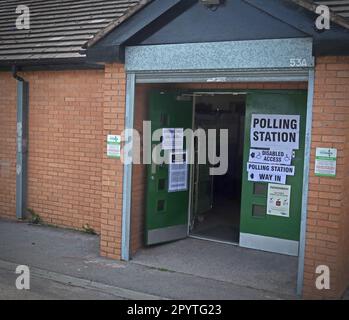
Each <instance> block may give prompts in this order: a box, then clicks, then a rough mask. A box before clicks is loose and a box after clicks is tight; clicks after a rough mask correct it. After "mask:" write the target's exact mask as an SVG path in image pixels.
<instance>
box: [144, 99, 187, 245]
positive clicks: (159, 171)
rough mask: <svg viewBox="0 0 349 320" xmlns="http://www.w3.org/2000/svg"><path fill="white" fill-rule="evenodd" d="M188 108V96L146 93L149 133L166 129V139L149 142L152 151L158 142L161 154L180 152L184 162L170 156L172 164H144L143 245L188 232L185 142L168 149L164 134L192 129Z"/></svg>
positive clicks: (180, 237) (156, 242)
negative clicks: (144, 240)
mask: <svg viewBox="0 0 349 320" xmlns="http://www.w3.org/2000/svg"><path fill="white" fill-rule="evenodd" d="M192 108H193V103H192V99H191V97H188V96H180V95H177V94H175V93H152V94H151V96H150V103H149V109H150V110H149V118H150V120H151V125H152V134H153V133H154V131H156V130H159V129H160V130H163V129H165V131H166V132H167V138H166V139H165V138H164V137H162V140H161V142H153V143H152V148H153V150H154V148H158V147H160V145H161V148H162V149H165V150H162V151H161V155H162V156H166V155H167V156H169V157H171V155H173V153H174V152H175V153H176V154H177V155H178V154H182V155H184V159H183V160H184V161H183V163H180V164H178V165H177V164H176V162H175V160H174V158H173V160H174V161H173V164H172V165H169V163H167V164H160V165H159V164H155V163H152V164H151V165H148V168H147V200H146V201H147V206H146V232H145V234H146V244H147V245H153V244H158V243H164V242H169V241H173V240H179V239H183V238H185V237H187V235H188V208H189V165H187V164H186V163H185V162H186V161H187V159H186V158H185V151H186V145H185V141H183V143H181V144H182V145H181V146H180V145H179V144H178V143H177V144H176V147H173V148H169V147H168V140H169V139H168V135H169V133H170V132H173V131H176V130H177V131H179V132H181V130H182V129H183V130H185V129H188V128H192V116H193V111H192V110H193V109H192ZM166 129H167V130H166ZM164 140H166V141H164ZM183 140H184V139H183ZM165 145H166V146H165ZM178 149H179V150H178ZM180 149H182V151H181V150H180ZM182 158H183V157H182ZM171 161H172V160H171ZM184 180H185V181H184Z"/></svg>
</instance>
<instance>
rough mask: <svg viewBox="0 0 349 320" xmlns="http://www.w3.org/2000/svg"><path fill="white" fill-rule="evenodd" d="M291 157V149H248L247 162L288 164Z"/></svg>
mask: <svg viewBox="0 0 349 320" xmlns="http://www.w3.org/2000/svg"><path fill="white" fill-rule="evenodd" d="M292 157H293V151H292V150H276V149H270V150H266V149H264V150H262V149H250V157H249V162H252V163H265V164H279V165H290V164H291V162H292Z"/></svg>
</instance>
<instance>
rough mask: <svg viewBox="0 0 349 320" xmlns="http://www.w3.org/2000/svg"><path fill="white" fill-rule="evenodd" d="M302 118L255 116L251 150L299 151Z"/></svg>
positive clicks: (253, 117)
mask: <svg viewBox="0 0 349 320" xmlns="http://www.w3.org/2000/svg"><path fill="white" fill-rule="evenodd" d="M299 132H300V116H299V115H278V114H253V115H252V121H251V148H274V149H289V150H298V149H299Z"/></svg>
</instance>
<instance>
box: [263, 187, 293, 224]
mask: <svg viewBox="0 0 349 320" xmlns="http://www.w3.org/2000/svg"><path fill="white" fill-rule="evenodd" d="M290 198H291V186H281V185H278V184H269V185H268V205H267V214H268V215H272V216H279V217H287V218H288V217H289V216H290Z"/></svg>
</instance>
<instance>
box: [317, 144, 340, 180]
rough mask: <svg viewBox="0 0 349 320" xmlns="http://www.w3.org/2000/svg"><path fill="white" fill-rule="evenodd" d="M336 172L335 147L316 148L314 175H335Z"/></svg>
mask: <svg viewBox="0 0 349 320" xmlns="http://www.w3.org/2000/svg"><path fill="white" fill-rule="evenodd" d="M336 173H337V149H333V148H316V158H315V175H316V176H318V177H335V176H336Z"/></svg>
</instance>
